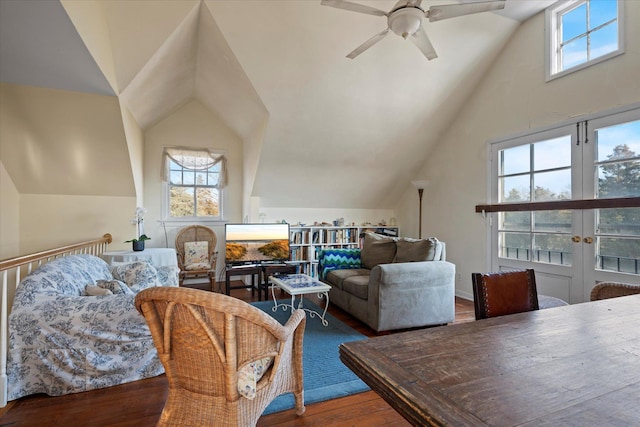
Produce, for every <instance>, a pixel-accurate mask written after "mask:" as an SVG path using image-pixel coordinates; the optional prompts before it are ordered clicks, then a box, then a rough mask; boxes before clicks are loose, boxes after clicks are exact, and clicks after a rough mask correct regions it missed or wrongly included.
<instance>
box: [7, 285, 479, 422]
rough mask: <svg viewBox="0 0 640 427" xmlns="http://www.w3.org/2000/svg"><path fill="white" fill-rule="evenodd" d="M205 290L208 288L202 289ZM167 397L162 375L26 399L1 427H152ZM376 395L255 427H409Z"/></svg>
mask: <svg viewBox="0 0 640 427" xmlns="http://www.w3.org/2000/svg"><path fill="white" fill-rule="evenodd" d="M205 286H206V285H205ZM231 294H232V295H233V296H234V297H237V298H240V299H242V300H245V301H249V302H251V301H256V300H257V294H256V295H255V296H252V294H251V291H249V290H245V289H238V290H234V291H232V293H231ZM329 312H330V313H331V314H332V315H333V316H335V317H336V318H338V319H340V320H341V321H343V322H344V323H346V324H348V325H349V326H351V327H352V328H354V329H356V330H357V331H359V332H360V333H362V334H364V335H366V336H369V337H371V336H375V335H376V334H375V332H374V331H373V330H372V329H370V328H369V327H367V326H365V325H363V324H362V323H361V322H359V321H358V320H355V319H353V318H352V317H351V316H349V315H348V314H346V313H345V312H343V311H342V310H340V309H339V308H337V307H334V306H330V307H329ZM474 319H475V317H474V311H473V302H471V301H466V300H463V299H459V298H456V319H455V323H460V322H467V321H472V320H474ZM166 397H167V380H166V378H165V376H164V375H162V376H159V377H155V378H149V379H146V380H142V381H136V382H133V383H128V384H123V385H119V386H115V387H110V388H105V389H101V390H95V391H90V392H84V393H76V394H69V395H66V396H59V397H49V396H45V395H36V396H28V397H24V398H22V399H18V400H15V401H12V402H9V404H8V405H7V406H6V407H5V408H0V427H5V426H38V427H48V426H51V427H53V426H92V427H101V426H117V427H125V426H127V427H128V426H131V427H133V426H135V427H146V426H149V427H150V426H154V425H155V424H156V422H157V420H158V417H159V416H160V413H161V412H162V408H163V406H164V402H165V400H166ZM408 425H409V423H407V422H406V421H405V420H404V418H402V417H401V416H400V415H399V414H398V413H397V412H396V411H395V410H393V409H392V408H391V407H390V406H389V405H388V404H387V403H386V402H385V401H384V400H383V399H382V398H380V397H379V396H378V395H377V394H376V393H375V392H373V391H369V392H365V393H359V394H355V395H352V396H347V397H343V398H339V399H333V400H329V401H326V402H320V403H315V404H312V405H307V407H306V412H305V413H304V414H303V415H302V416H297V415H296V414H295V412H294V411H293V410H289V411H283V412H278V413H275V414H270V415H266V416H264V417H261V418H260V420H259V421H258V426H367V427H369V426H408Z"/></svg>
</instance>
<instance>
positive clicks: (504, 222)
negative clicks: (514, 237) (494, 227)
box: [500, 212, 531, 231]
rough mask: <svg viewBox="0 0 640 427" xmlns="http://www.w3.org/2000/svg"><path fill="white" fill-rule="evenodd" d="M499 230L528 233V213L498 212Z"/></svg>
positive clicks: (529, 222) (529, 224)
mask: <svg viewBox="0 0 640 427" xmlns="http://www.w3.org/2000/svg"><path fill="white" fill-rule="evenodd" d="M500 229H501V230H506V231H530V230H531V213H530V212H500Z"/></svg>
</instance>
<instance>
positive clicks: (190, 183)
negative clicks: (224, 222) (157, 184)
mask: <svg viewBox="0 0 640 427" xmlns="http://www.w3.org/2000/svg"><path fill="white" fill-rule="evenodd" d="M162 171H163V172H162V175H163V176H162V178H163V181H164V182H165V185H166V191H165V197H164V199H165V206H164V213H165V214H164V218H165V219H184V220H198V219H199V220H202V219H206V220H221V219H222V218H223V216H222V194H223V189H224V187H225V186H226V175H227V172H226V158H225V156H224V153H220V152H215V151H212V150H207V149H191V148H165V150H164V153H163V162H162Z"/></svg>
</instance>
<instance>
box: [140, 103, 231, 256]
mask: <svg viewBox="0 0 640 427" xmlns="http://www.w3.org/2000/svg"><path fill="white" fill-rule="evenodd" d="M144 138H145V150H144V183H145V188H144V207H145V208H147V210H148V212H147V216H146V217H145V232H146V234H147V235H148V236H149V237H151V240H150V241H148V242H147V246H149V247H165V245H166V246H168V247H174V242H175V236H176V233H177V231H178V230H179V229H180V228H182V227H184V226H187V225H191V224H192V223H191V222H187V223H184V222H178V221H172V222H167V223H166V233H165V229H164V228H163V226H162V224H161V223H160V222H159V220H160V219H161V218H162V193H163V191H164V190H163V189H164V187H163V183H162V180H161V178H160V171H161V164H162V151H163V149H164V148H165V147H176V146H187V147H194V148H197V147H206V148H210V149H215V150H221V151H225V152H226V156H227V162H228V163H227V170H228V182H229V183H228V185H227V188H226V189H225V192H224V196H225V197H224V200H223V211H224V219H225V220H227V221H229V222H242V198H243V196H242V162H243V160H242V148H243V143H242V140H241V139H240V138H239V137H238V135H236V134H235V133H234V132H233V131H232V130H231V129H229V127H227V126H226V125H225V124H224V123H223V122H222V121H221V120H220V119H219V118H218V117H217V116H216V115H215V114H213V113H212V112H211V111H210V110H208V109H207V108H205V107H204V106H203V105H202V104H201V103H200V102H199V101H196V100H193V101H190V102H189V103H188V104H186V105H185V106H183V107H182V108H180V109H179V110H177V111H176V112H174V113H173V114H172V115H170V116H168V117H167V118H165V119H164V120H162V121H161V122H159V123H158V124H156V125H155V126H153V127H151V128H150V129H148V130H147V131H146V132H145V135H144ZM202 224H203V225H206V226H208V227H211V228H212V229H213V230H214V231H215V232H216V234H217V236H218V252H219V253H220V257H219V262H218V265H219V266H222V265H224V246H223V244H222V242H223V240H224V223H222V222H219V223H212V222H203V223H202Z"/></svg>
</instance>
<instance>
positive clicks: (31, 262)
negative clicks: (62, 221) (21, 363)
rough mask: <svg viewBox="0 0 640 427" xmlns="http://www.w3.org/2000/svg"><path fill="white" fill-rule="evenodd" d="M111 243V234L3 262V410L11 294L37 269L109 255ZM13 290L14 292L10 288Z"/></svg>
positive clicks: (0, 354)
mask: <svg viewBox="0 0 640 427" xmlns="http://www.w3.org/2000/svg"><path fill="white" fill-rule="evenodd" d="M109 243H111V234H105V235H104V236H102V237H100V238H99V239H95V240H89V241H87V242H81V243H74V244H72V245H68V246H63V247H60V248H55V249H50V250H47V251H42V252H37V253H33V254H29V255H23V256H19V257H16V258H9V259H5V260H3V261H0V283H1V284H2V289H1V292H2V295H1V298H2V300H1V302H0V303H1V306H0V407H5V406H6V405H7V396H8V387H7V351H8V348H9V337H8V335H7V334H8V330H9V322H8V317H9V290H11V298H12V300H13V293H14V292H15V290H16V288H17V287H18V284H19V283H20V281H21V280H22V278H23V277H24V276H26V275H27V274H29V273H31V271H32V270H33V269H34V268H38V267H39V266H41V265H43V264H46V263H47V262H49V261H52V260H54V259H56V258H61V257H64V256H68V255H75V254H91V255H96V256H97V255H100V254H101V253H103V252H106V250H107V248H108V246H109ZM10 286H11V289H10V288H9V287H10Z"/></svg>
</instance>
